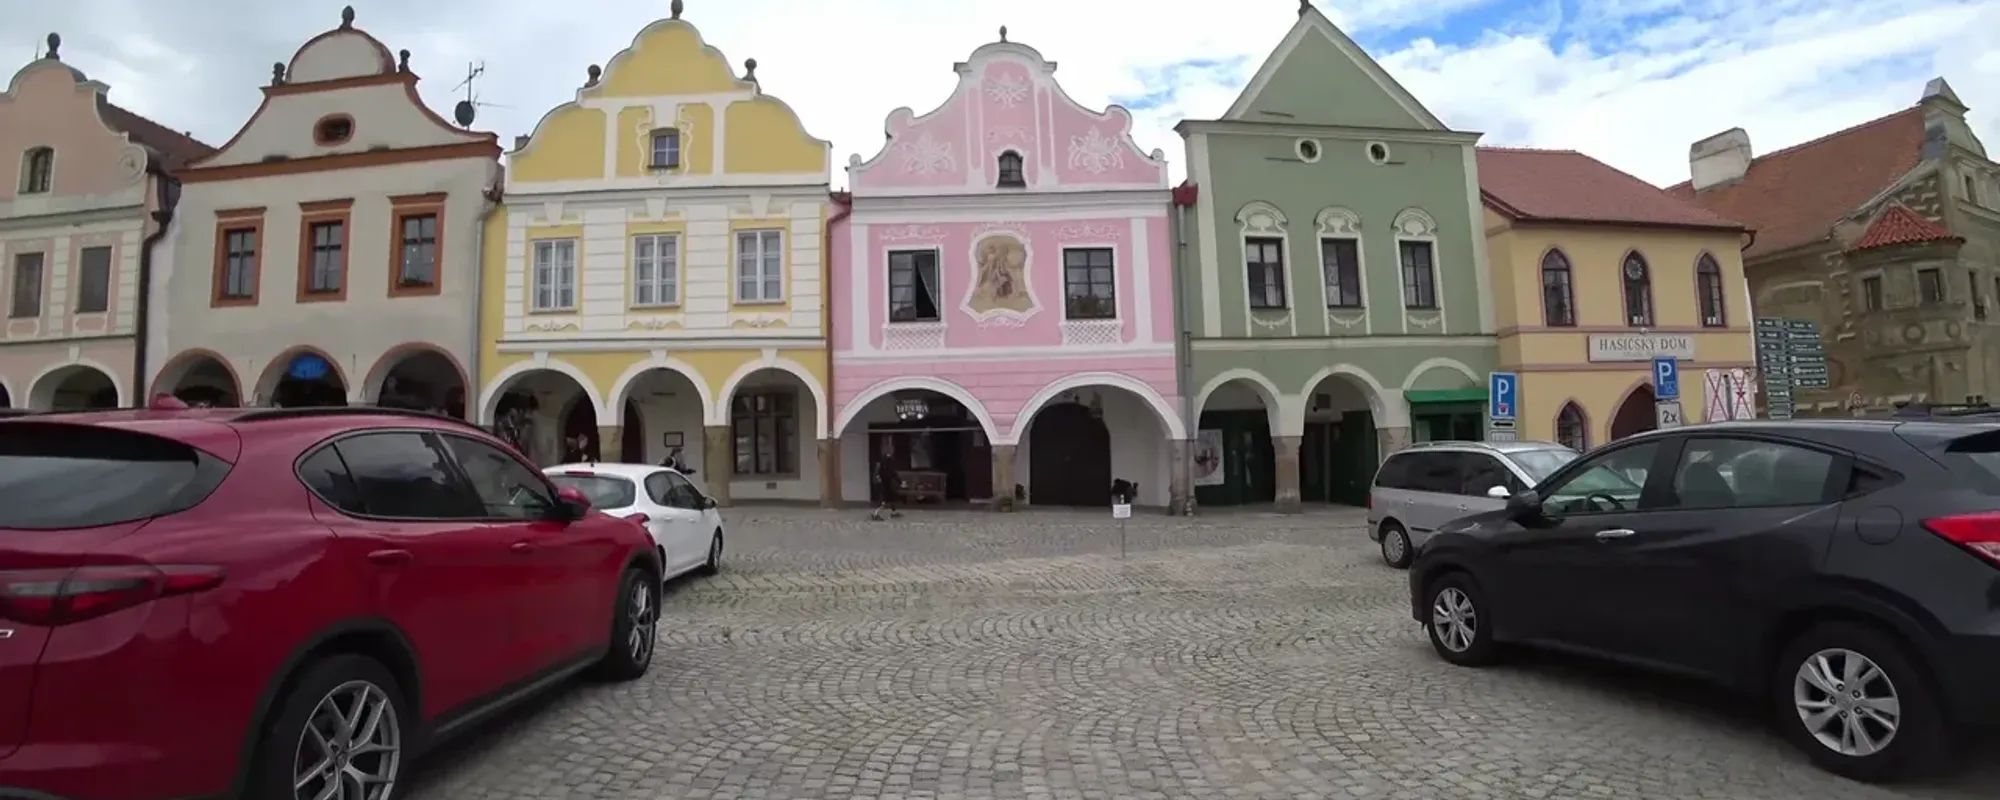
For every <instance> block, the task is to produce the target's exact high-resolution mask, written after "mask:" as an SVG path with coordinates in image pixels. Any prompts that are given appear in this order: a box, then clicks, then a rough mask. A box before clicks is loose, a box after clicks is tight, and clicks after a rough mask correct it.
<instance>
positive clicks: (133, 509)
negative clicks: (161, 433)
mask: <svg viewBox="0 0 2000 800" xmlns="http://www.w3.org/2000/svg"><path fill="white" fill-rule="evenodd" d="M200 473H201V464H200V456H199V455H198V454H197V453H196V452H195V450H194V448H192V447H188V446H187V445H184V444H181V443H179V442H174V441H171V440H168V439H162V438H159V437H156V436H149V435H146V434H141V433H132V432H129V431H120V430H113V429H110V428H96V427H89V426H82V425H43V424H37V423H31V422H9V423H7V424H6V425H4V426H0V498H4V499H0V528H13V529H16V530H61V529H66V528H95V527H99V526H102V525H112V524H116V523H120V522H131V521H134V520H140V519H145V518H147V517H153V516H158V515H160V514H166V513H171V512H174V511H179V510H181V509H182V508H185V507H186V506H187V503H186V502H184V500H185V498H184V497H183V490H185V489H187V488H188V487H189V486H190V485H191V484H194V483H195V482H196V481H197V480H198V479H199V478H200ZM79 487H87V490H83V491H79Z"/></svg>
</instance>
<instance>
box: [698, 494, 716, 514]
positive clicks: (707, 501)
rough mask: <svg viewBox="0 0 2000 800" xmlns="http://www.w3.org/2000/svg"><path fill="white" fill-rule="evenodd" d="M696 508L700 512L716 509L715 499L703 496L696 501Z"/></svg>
mask: <svg viewBox="0 0 2000 800" xmlns="http://www.w3.org/2000/svg"><path fill="white" fill-rule="evenodd" d="M694 507H695V509H696V510H699V511H707V510H709V509H711V508H714V507H715V498H713V497H709V496H708V495H702V496H701V497H700V498H698V499H696V500H695V501H694Z"/></svg>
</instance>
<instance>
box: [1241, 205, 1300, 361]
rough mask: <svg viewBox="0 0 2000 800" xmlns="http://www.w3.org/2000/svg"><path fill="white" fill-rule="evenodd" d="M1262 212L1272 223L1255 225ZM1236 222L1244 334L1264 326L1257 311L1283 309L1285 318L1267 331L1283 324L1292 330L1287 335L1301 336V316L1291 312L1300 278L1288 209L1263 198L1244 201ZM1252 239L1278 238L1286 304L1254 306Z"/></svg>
mask: <svg viewBox="0 0 2000 800" xmlns="http://www.w3.org/2000/svg"><path fill="white" fill-rule="evenodd" d="M1260 214H1265V215H1269V216H1270V217H1271V222H1270V224H1268V225H1258V224H1255V220H1256V218H1257V216H1259V215H1260ZM1236 225H1237V237H1236V245H1237V261H1236V281H1237V285H1239V286H1242V287H1243V333H1244V335H1245V336H1255V335H1256V334H1257V329H1258V328H1259V327H1262V323H1259V322H1258V321H1257V312H1258V311H1264V312H1266V313H1270V312H1280V311H1281V312H1283V313H1284V317H1283V319H1281V320H1279V321H1278V322H1277V323H1275V324H1274V325H1273V326H1272V327H1270V328H1268V330H1276V329H1277V326H1278V325H1283V326H1285V327H1286V329H1287V330H1288V331H1290V333H1289V334H1288V335H1291V336H1297V335H1299V319H1298V315H1297V314H1294V313H1292V310H1293V309H1294V308H1295V307H1296V306H1295V305H1294V304H1295V303H1297V302H1298V291H1297V290H1298V281H1296V280H1293V279H1292V264H1293V263H1295V262H1296V261H1297V259H1295V258H1293V257H1292V234H1291V222H1290V220H1287V219H1286V218H1285V212H1283V211H1280V210H1278V207H1277V206H1274V205H1272V204H1270V203H1267V202H1265V201H1262V200H1252V201H1250V202H1249V203H1246V204H1244V206H1243V208H1242V209H1241V210H1239V211H1237V212H1236ZM1253 238H1258V239H1268V238H1275V239H1277V240H1278V257H1279V258H1282V259H1284V260H1285V265H1284V267H1285V268H1284V276H1285V304H1284V305H1283V306H1281V307H1278V308H1262V309H1258V308H1252V307H1251V305H1250V240H1251V239H1253Z"/></svg>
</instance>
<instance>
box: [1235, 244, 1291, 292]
mask: <svg viewBox="0 0 2000 800" xmlns="http://www.w3.org/2000/svg"><path fill="white" fill-rule="evenodd" d="M1286 238H1287V237H1285V236H1283V235H1277V236H1271V235H1262V234H1259V235H1245V236H1244V237H1243V294H1244V299H1245V300H1246V301H1248V303H1249V305H1250V310H1251V311H1286V310H1289V309H1291V307H1292V295H1291V287H1290V286H1288V285H1287V281H1286V280H1285V264H1286V262H1288V261H1290V259H1289V258H1288V257H1287V253H1286V252H1285V251H1286V250H1287V249H1289V246H1288V242H1287V241H1286ZM1253 246H1255V247H1256V248H1257V249H1258V250H1259V251H1260V254H1261V250H1262V249H1263V247H1265V246H1274V247H1276V248H1277V254H1278V261H1277V263H1276V264H1275V265H1274V264H1272V263H1270V262H1268V261H1257V260H1254V259H1253V258H1252V256H1251V249H1252V247H1253ZM1259 265H1262V266H1264V267H1266V268H1267V269H1269V270H1270V272H1271V274H1272V276H1273V277H1274V278H1275V279H1276V280H1277V282H1278V303H1277V305H1270V304H1269V303H1268V302H1267V300H1268V298H1269V296H1270V291H1269V289H1270V284H1269V283H1268V282H1267V283H1265V284H1264V285H1263V286H1262V288H1263V289H1264V290H1265V291H1262V292H1259V291H1256V289H1257V288H1259V287H1258V284H1257V281H1256V280H1255V278H1254V276H1255V275H1256V272H1255V270H1256V268H1257V267H1258V266H1259Z"/></svg>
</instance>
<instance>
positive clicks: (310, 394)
mask: <svg viewBox="0 0 2000 800" xmlns="http://www.w3.org/2000/svg"><path fill="white" fill-rule="evenodd" d="M271 405H274V406H277V407H279V408H316V407H324V406H344V405H347V386H346V385H345V384H343V383H342V382H341V380H340V374H339V373H337V372H335V371H334V369H333V364H331V363H329V362H328V361H327V360H326V359H325V358H322V357H320V356H319V355H317V354H314V353H300V354H298V355H296V356H293V357H292V360H291V361H290V362H289V363H287V364H286V365H285V374H284V375H283V376H282V377H280V378H279V379H278V385H277V386H276V387H275V388H273V389H272V390H271Z"/></svg>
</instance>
